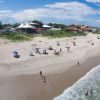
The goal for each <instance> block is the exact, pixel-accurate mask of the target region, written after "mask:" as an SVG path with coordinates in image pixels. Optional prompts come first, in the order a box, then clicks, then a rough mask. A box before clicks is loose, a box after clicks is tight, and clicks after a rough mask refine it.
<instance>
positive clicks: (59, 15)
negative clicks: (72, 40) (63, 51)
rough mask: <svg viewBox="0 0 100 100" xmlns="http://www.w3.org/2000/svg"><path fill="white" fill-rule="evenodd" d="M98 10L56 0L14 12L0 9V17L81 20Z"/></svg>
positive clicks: (80, 4)
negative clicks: (52, 2)
mask: <svg viewBox="0 0 100 100" xmlns="http://www.w3.org/2000/svg"><path fill="white" fill-rule="evenodd" d="M97 13H98V11H96V10H94V9H93V8H91V7H89V6H88V5H86V4H83V3H80V2H77V1H75V2H56V3H54V4H48V5H44V6H43V7H41V8H37V9H26V10H23V11H18V12H14V11H12V10H2V11H0V18H7V16H9V18H10V19H12V20H16V21H19V22H20V21H25V20H27V21H29V20H34V19H39V20H41V19H44V20H50V19H54V20H57V21H58V20H60V21H65V20H75V21H83V20H84V18H86V17H87V16H91V15H95V14H97Z"/></svg>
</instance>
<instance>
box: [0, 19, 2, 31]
mask: <svg viewBox="0 0 100 100" xmlns="http://www.w3.org/2000/svg"><path fill="white" fill-rule="evenodd" d="M0 29H2V21H0Z"/></svg>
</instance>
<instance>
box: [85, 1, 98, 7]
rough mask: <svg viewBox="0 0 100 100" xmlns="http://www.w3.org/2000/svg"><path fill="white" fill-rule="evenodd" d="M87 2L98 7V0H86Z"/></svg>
mask: <svg viewBox="0 0 100 100" xmlns="http://www.w3.org/2000/svg"><path fill="white" fill-rule="evenodd" d="M86 1H87V2H90V3H94V4H96V5H97V6H100V0H86Z"/></svg>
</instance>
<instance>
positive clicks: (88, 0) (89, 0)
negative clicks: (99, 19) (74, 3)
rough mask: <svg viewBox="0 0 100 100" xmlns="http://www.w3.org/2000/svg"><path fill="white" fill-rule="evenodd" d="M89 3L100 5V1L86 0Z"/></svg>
mask: <svg viewBox="0 0 100 100" xmlns="http://www.w3.org/2000/svg"><path fill="white" fill-rule="evenodd" d="M86 1H87V2H92V3H100V0H86Z"/></svg>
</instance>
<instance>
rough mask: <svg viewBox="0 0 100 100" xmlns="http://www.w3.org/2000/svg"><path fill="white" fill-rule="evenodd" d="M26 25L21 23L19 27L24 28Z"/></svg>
mask: <svg viewBox="0 0 100 100" xmlns="http://www.w3.org/2000/svg"><path fill="white" fill-rule="evenodd" d="M24 27H25V24H24V23H21V24H20V25H19V26H18V27H17V28H24Z"/></svg>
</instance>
